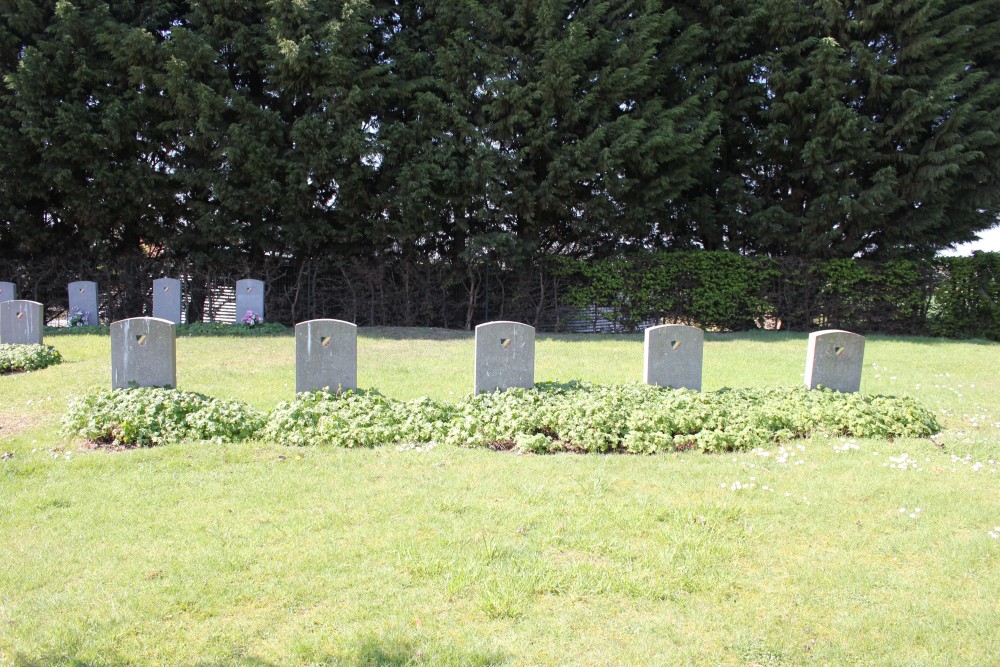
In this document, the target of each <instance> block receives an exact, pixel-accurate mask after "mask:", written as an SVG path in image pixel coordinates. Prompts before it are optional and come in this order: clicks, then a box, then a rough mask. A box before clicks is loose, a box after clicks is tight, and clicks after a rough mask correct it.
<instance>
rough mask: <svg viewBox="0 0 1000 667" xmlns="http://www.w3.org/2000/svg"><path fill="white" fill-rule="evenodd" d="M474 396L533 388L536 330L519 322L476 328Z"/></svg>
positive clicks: (490, 323)
mask: <svg viewBox="0 0 1000 667" xmlns="http://www.w3.org/2000/svg"><path fill="white" fill-rule="evenodd" d="M474 386H475V390H474V391H475V393H477V394H478V393H480V392H483V391H494V390H497V389H499V390H504V389H509V388H510V387H524V388H526V389H530V388H531V387H534V386H535V328H534V327H531V326H528V325H527V324H521V323H520V322H503V321H501V322H487V323H485V324H480V325H479V326H477V327H476V373H475V381H474Z"/></svg>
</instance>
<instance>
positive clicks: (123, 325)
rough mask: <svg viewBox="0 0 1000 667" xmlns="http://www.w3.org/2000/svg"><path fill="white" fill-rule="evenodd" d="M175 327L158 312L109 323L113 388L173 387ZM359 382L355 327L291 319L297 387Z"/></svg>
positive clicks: (349, 386)
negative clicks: (153, 315) (155, 314)
mask: <svg viewBox="0 0 1000 667" xmlns="http://www.w3.org/2000/svg"><path fill="white" fill-rule="evenodd" d="M176 341H177V329H176V325H175V324H174V323H173V322H170V321H168V320H165V319H160V318H157V317H133V318H130V319H127V320H119V321H118V322H113V323H112V324H111V388H112V389H125V388H128V387H131V386H135V387H176V386H177V342H176ZM357 387H358V328H357V326H356V325H354V324H351V323H350V322H343V321H341V320H310V321H308V322H300V323H299V324H296V325H295V391H296V393H298V392H303V391H312V390H314V389H327V390H331V389H332V390H334V391H336V390H338V389H340V390H344V391H347V390H349V389H357Z"/></svg>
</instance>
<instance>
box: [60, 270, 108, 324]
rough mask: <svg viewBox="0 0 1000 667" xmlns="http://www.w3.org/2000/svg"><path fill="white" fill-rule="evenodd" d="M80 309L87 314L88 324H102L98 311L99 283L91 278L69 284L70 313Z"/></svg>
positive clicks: (71, 314)
mask: <svg viewBox="0 0 1000 667" xmlns="http://www.w3.org/2000/svg"><path fill="white" fill-rule="evenodd" d="M77 310H79V311H80V312H81V313H86V314H87V324H100V323H101V318H100V315H99V314H98V312H97V283H95V282H93V281H90V280H77V281H76V282H73V283H70V284H69V315H68V317H72V316H73V314H74V313H75V312H76V311H77Z"/></svg>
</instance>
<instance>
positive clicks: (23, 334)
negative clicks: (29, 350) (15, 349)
mask: <svg viewBox="0 0 1000 667" xmlns="http://www.w3.org/2000/svg"><path fill="white" fill-rule="evenodd" d="M44 324H45V308H44V306H42V304H40V303H38V302H37V301H22V300H17V299H15V300H13V301H4V302H2V303H0V343H6V344H9V345H41V344H42V326H43V325H44Z"/></svg>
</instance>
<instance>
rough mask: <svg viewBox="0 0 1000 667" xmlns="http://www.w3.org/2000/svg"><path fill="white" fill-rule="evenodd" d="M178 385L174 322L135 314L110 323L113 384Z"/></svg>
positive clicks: (118, 386) (173, 386) (118, 385)
mask: <svg viewBox="0 0 1000 667" xmlns="http://www.w3.org/2000/svg"><path fill="white" fill-rule="evenodd" d="M176 386H177V343H176V338H175V326H174V323H173V322H168V321H167V320H161V319H157V318H155V317H133V318H130V319H127V320H119V321H117V322H113V323H112V324H111V388H112V389H127V388H129V387H166V388H169V389H173V388H175V387H176Z"/></svg>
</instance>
